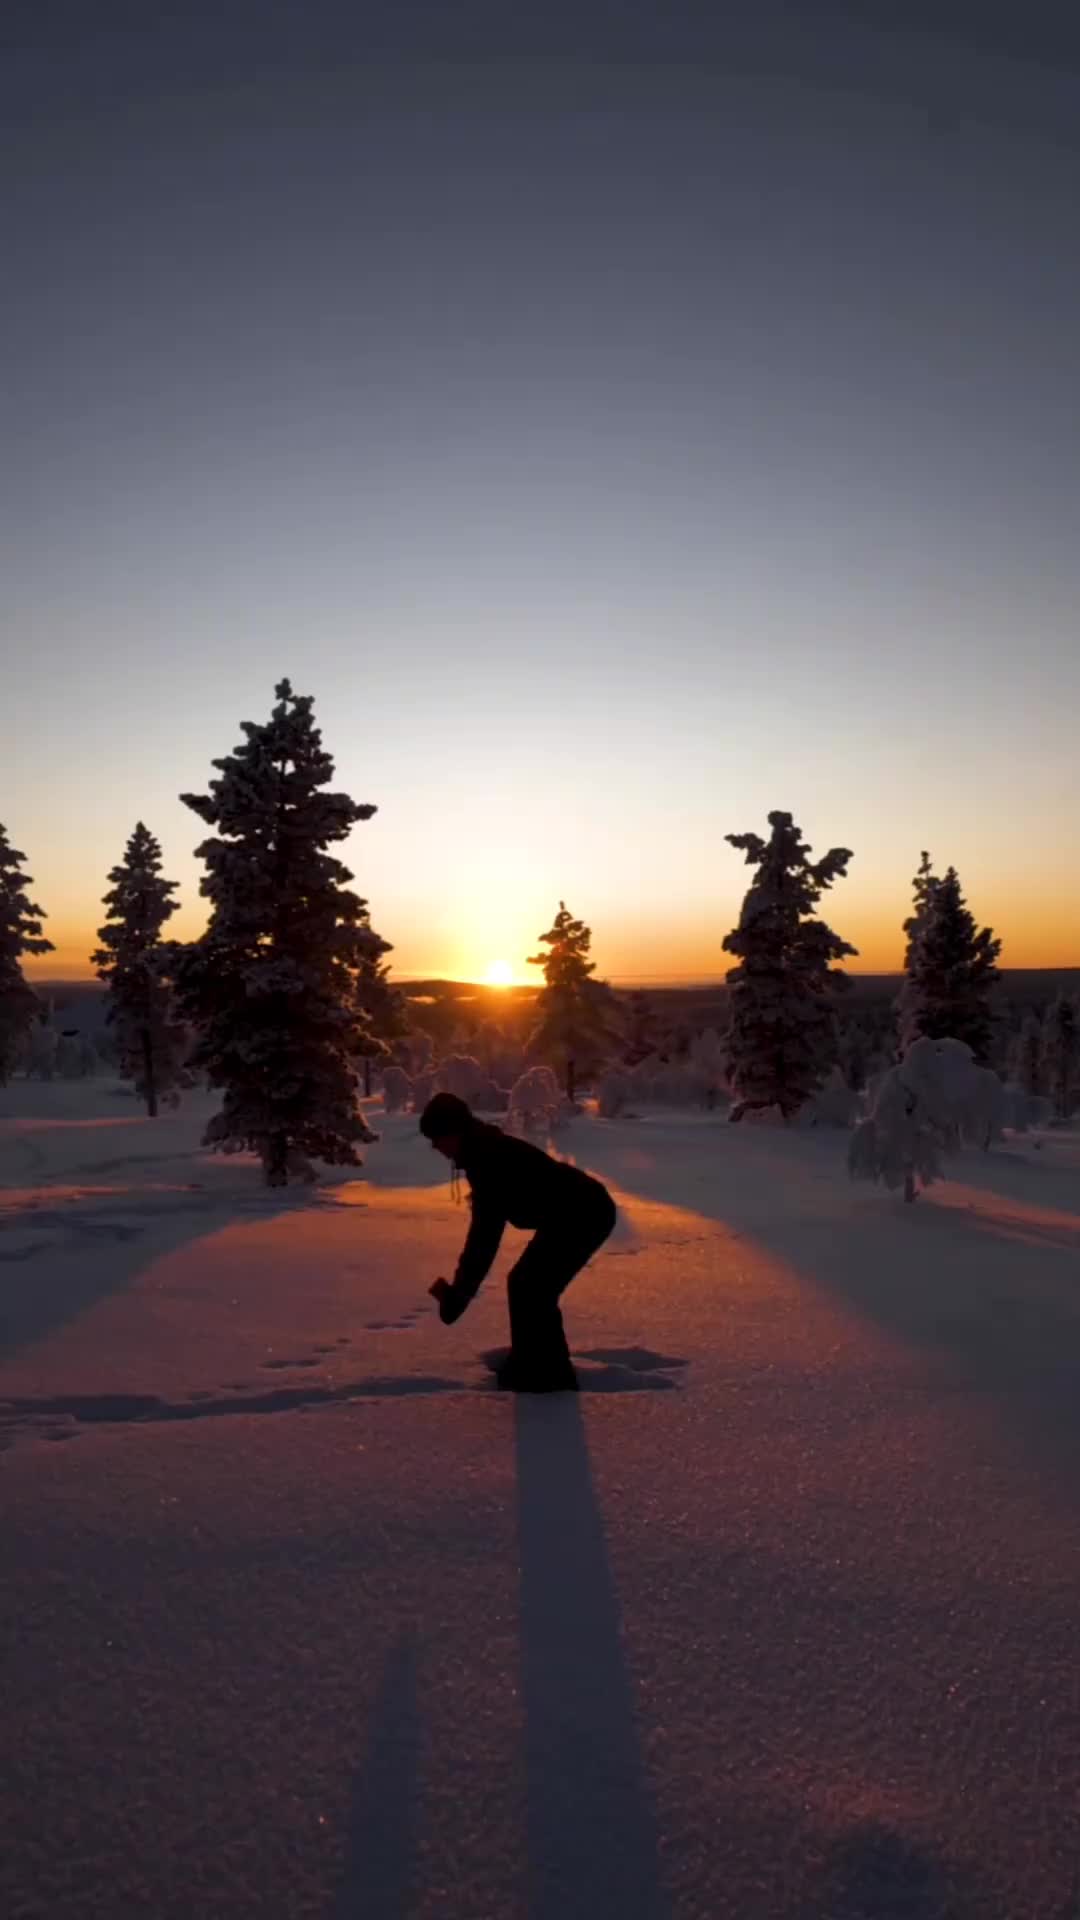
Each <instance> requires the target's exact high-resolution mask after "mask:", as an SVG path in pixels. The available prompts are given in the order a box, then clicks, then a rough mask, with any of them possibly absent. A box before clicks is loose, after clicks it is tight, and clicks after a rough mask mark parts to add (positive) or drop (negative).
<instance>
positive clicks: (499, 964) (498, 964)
mask: <svg viewBox="0 0 1080 1920" xmlns="http://www.w3.org/2000/svg"><path fill="white" fill-rule="evenodd" d="M487 984H488V986H489V987H512V986H513V984H514V969H513V967H512V966H511V965H510V962H509V960H493V961H492V963H491V965H490V967H489V968H488V970H487Z"/></svg>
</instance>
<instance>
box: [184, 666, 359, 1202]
mask: <svg viewBox="0 0 1080 1920" xmlns="http://www.w3.org/2000/svg"><path fill="white" fill-rule="evenodd" d="M275 694H276V705H275V706H274V709H273V712H272V713H271V716H270V718H269V720H267V721H266V722H265V723H264V724H263V725H261V726H256V725H254V724H253V723H252V722H251V721H245V722H244V723H243V727H242V731H243V734H244V740H243V743H242V744H241V745H240V746H238V747H237V748H236V749H235V750H234V751H233V752H232V753H230V754H227V755H226V757H225V758H224V759H222V760H215V761H214V765H215V767H216V768H217V769H218V773H219V776H220V777H219V778H218V779H216V780H211V782H210V791H209V793H205V794H189V793H185V794H183V795H182V796H181V798H182V799H183V800H184V803H185V805H187V806H189V807H191V808H192V809H193V811H194V812H195V813H197V814H199V816H200V817H201V818H202V819H203V820H205V821H206V822H207V823H208V824H209V825H210V826H212V827H214V828H216V829H217V831H216V833H215V834H214V836H213V837H212V838H211V839H209V840H204V841H203V843H202V845H201V846H200V847H199V848H198V853H199V857H200V858H201V859H203V860H204V861H205V862H206V867H207V872H206V876H205V878H204V879H203V881H202V887H201V891H202V892H203V894H204V895H205V896H206V898H207V899H208V900H209V901H210V906H211V914H210V923H209V925H208V927H207V929H206V932H205V933H204V934H203V936H202V938H201V939H200V940H197V941H195V942H194V943H193V945H191V946H189V947H186V948H184V949H182V951H181V955H180V959H179V964H178V969H177V984H178V988H179V992H180V1002H181V1006H182V1009H183V1011H184V1013H185V1014H186V1015H187V1016H188V1017H189V1018H190V1019H191V1021H192V1022H193V1023H194V1024H195V1025H196V1027H197V1028H198V1030H199V1035H200V1038H199V1042H198V1045H197V1048H196V1051H195V1054H194V1059H193V1063H194V1064H195V1065H196V1066H200V1067H203V1068H205V1070H206V1072H207V1075H208V1077H209V1079H210V1082H211V1084H212V1085H213V1086H217V1087H221V1088H222V1089H223V1091H224V1103H223V1106H222V1110H221V1112H220V1113H219V1114H217V1115H216V1116H215V1118H214V1119H213V1120H212V1121H211V1122H210V1125H209V1127H208V1128H207V1130H206V1134H205V1144H206V1145H207V1146H213V1147H218V1148H221V1149H223V1150H224V1151H225V1152H226V1153H228V1152H238V1151H239V1150H241V1149H242V1148H245V1147H246V1148H250V1149H252V1150H254V1151H255V1152H257V1153H258V1154H259V1156H260V1158H261V1159H262V1162H263V1166H264V1168H265V1171H266V1179H267V1184H268V1185H269V1186H272V1187H278V1186H284V1185H285V1183H286V1182H287V1180H288V1179H289V1177H290V1175H296V1176H298V1177H300V1178H304V1179H310V1178H312V1177H313V1175H312V1168H311V1165H310V1161H311V1160H312V1159H317V1160H324V1161H327V1162H328V1163H329V1164H330V1165H331V1166H358V1165H359V1164H360V1161H359V1157H358V1155H357V1152H356V1142H357V1141H365V1140H372V1139H375V1138H376V1137H377V1136H376V1135H374V1134H373V1133H372V1132H371V1130H370V1128H369V1127H368V1126H367V1125H366V1123H365V1121H364V1119H363V1117H362V1115H361V1112H360V1108H359V1106H358V1104H357V1082H356V1075H355V1073H354V1072H353V1069H352V1067H351V1065H350V1056H352V1055H354V1054H356V1053H357V1051H358V1049H359V1044H360V1042H361V1039H362V1031H363V1029H362V1023H361V1021H360V1019H359V1015H358V1011H357V1002H356V974H357V970H358V968H359V966H360V964H361V961H362V960H363V959H365V958H366V956H367V954H368V951H369V946H370V942H369V939H368V928H367V907H366V904H365V902H364V901H363V900H361V899H359V898H358V896H357V895H356V894H355V893H350V892H348V891H347V882H348V881H350V880H351V879H352V874H351V873H350V872H349V871H348V869H347V868H346V867H345V866H343V865H342V863H341V861H340V860H337V859H335V858H334V856H333V855H332V854H330V853H329V852H328V851H327V848H328V847H330V846H331V845H333V844H334V843H335V842H336V841H339V840H344V839H345V838H346V837H347V835H348V834H349V832H350V831H351V829H352V827H353V826H354V824H355V823H356V822H357V821H358V820H369V819H370V818H371V815H372V814H373V813H374V812H375V808H374V807H372V806H361V805H358V804H357V802H356V801H354V800H352V799H350V798H349V796H348V794H345V793H327V792H325V791H324V789H325V788H326V787H327V786H328V785H329V783H330V781H331V780H332V779H333V774H334V763H333V760H332V759H331V757H330V755H329V754H328V753H327V752H326V750H325V749H324V747H323V744H322V736H321V734H320V732H319V729H318V728H317V726H316V725H315V721H314V719H313V717H312V701H311V698H310V696H308V695H306V694H304V695H300V694H294V693H293V690H292V687H291V686H290V684H289V682H288V681H287V680H283V681H282V682H281V683H280V685H279V686H278V687H277V688H276V689H275Z"/></svg>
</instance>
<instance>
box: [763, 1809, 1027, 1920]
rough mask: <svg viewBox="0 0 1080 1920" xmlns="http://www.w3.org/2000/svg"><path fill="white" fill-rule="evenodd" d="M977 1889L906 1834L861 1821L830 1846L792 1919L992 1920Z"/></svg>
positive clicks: (987, 1905)
mask: <svg viewBox="0 0 1080 1920" xmlns="http://www.w3.org/2000/svg"><path fill="white" fill-rule="evenodd" d="M994 1912H995V1908H994V1906H992V1905H989V1904H988V1903H987V1900H986V1896H985V1893H984V1892H983V1891H982V1890H981V1889H980V1890H976V1889H974V1888H970V1887H966V1886H963V1885H961V1884H959V1883H958V1881H957V1879H956V1877H955V1875H954V1873H953V1872H952V1871H951V1869H950V1868H949V1867H948V1866H947V1865H946V1864H945V1863H944V1862H942V1861H940V1860H938V1859H936V1858H934V1857H933V1856H932V1855H930V1854H928V1853H925V1852H923V1851H922V1850H921V1849H920V1848H918V1847H916V1846H914V1845H913V1844H912V1843H911V1842H910V1841H909V1840H908V1839H907V1838H906V1837H905V1836H903V1835H902V1834H899V1833H896V1832H894V1831H893V1830H892V1829H891V1828H889V1827H887V1826H885V1825H883V1824H881V1823H879V1822H877V1821H873V1820H868V1821H864V1822H863V1823H861V1824H860V1825H859V1826H857V1827H855V1828H853V1829H852V1831H851V1832H849V1833H846V1834H844V1835H842V1836H841V1837H840V1838H838V1839H837V1840H836V1841H835V1843H834V1845H833V1846H832V1847H831V1849H830V1851H829V1853H828V1855H827V1857H826V1859H825V1862H824V1866H823V1871H822V1874H821V1876H820V1878H817V1877H815V1881H814V1885H813V1888H812V1890H811V1891H810V1892H809V1894H808V1895H807V1897H806V1899H805V1900H802V1901H800V1903H799V1906H798V1908H797V1909H796V1911H795V1913H794V1914H793V1915H792V1920H824V1917H825V1916H828V1920H993V1916H994Z"/></svg>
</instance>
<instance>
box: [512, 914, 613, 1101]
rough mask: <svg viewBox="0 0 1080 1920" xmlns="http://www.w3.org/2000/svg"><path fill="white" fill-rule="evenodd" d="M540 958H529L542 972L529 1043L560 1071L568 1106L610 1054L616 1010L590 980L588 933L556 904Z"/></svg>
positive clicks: (609, 995) (608, 994)
mask: <svg viewBox="0 0 1080 1920" xmlns="http://www.w3.org/2000/svg"><path fill="white" fill-rule="evenodd" d="M540 942H541V945H542V946H544V947H546V948H547V952H546V953H536V954H532V955H531V956H530V958H529V965H530V967H542V968H543V971H544V986H543V988H542V989H541V991H540V993H539V995H538V997H537V1011H538V1012H539V1015H540V1018H539V1022H538V1024H537V1026H536V1028H535V1029H534V1031H533V1033H532V1035H531V1037H530V1039H529V1051H530V1053H532V1054H534V1055H535V1056H536V1057H537V1059H539V1060H543V1061H546V1062H547V1063H548V1064H549V1065H551V1066H554V1067H556V1068H557V1069H559V1070H561V1072H562V1075H563V1085H564V1086H565V1088H566V1094H567V1098H568V1099H569V1100H571V1101H572V1100H573V1099H574V1096H575V1092H576V1089H577V1084H578V1081H579V1080H580V1079H581V1078H582V1076H583V1075H588V1074H592V1073H595V1072H596V1071H597V1069H598V1068H599V1067H602V1066H603V1065H604V1063H605V1061H606V1060H608V1059H609V1058H610V1056H611V1054H612V1053H613V1052H614V1051H615V1049H616V1046H617V1042H618V1026H619V1005H618V1001H617V999H616V996H615V994H614V993H613V992H612V989H611V988H610V987H609V986H608V985H607V984H606V983H605V982H604V981H602V980H594V979H593V978H592V976H593V974H594V973H595V971H596V963H595V961H593V960H590V959H589V948H590V947H591V945H592V930H591V928H589V927H587V926H586V925H585V922H584V921H583V920H575V919H574V917H573V915H572V914H571V913H568V912H567V908H566V903H565V901H563V900H560V902H559V911H558V913H557V914H556V915H555V919H554V922H553V924H552V925H551V926H550V927H549V928H548V930H547V932H546V933H542V934H541V935H540Z"/></svg>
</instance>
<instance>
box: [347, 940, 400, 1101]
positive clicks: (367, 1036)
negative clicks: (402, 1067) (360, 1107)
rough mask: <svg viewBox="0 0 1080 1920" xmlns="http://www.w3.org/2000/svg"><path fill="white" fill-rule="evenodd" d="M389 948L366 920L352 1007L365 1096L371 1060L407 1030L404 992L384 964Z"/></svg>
mask: <svg viewBox="0 0 1080 1920" xmlns="http://www.w3.org/2000/svg"><path fill="white" fill-rule="evenodd" d="M393 951H394V949H393V947H392V946H391V944H390V942H389V940H384V939H383V937H382V935H381V934H380V933H376V932H375V929H374V927H372V926H371V925H370V924H369V925H368V928H367V951H366V952H364V953H363V954H362V956H361V958H360V961H359V964H358V966H357V969H356V1011H357V1014H358V1016H359V1026H360V1044H359V1046H358V1047H357V1050H356V1051H357V1056H358V1057H359V1058H360V1059H361V1060H362V1061H363V1069H364V1094H365V1097H366V1096H367V1095H369V1094H370V1092H371V1066H372V1062H373V1061H374V1060H389V1058H390V1056H391V1053H392V1051H393V1047H394V1042H395V1041H396V1040H402V1039H404V1037H405V1034H406V1033H407V1032H408V1025H409V1023H408V1017H407V1014H406V1008H405V995H404V994H403V993H402V991H401V988H400V987H395V986H393V985H392V984H391V981H390V969H389V967H388V966H386V965H385V964H384V961H385V955H386V954H388V953H393Z"/></svg>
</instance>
